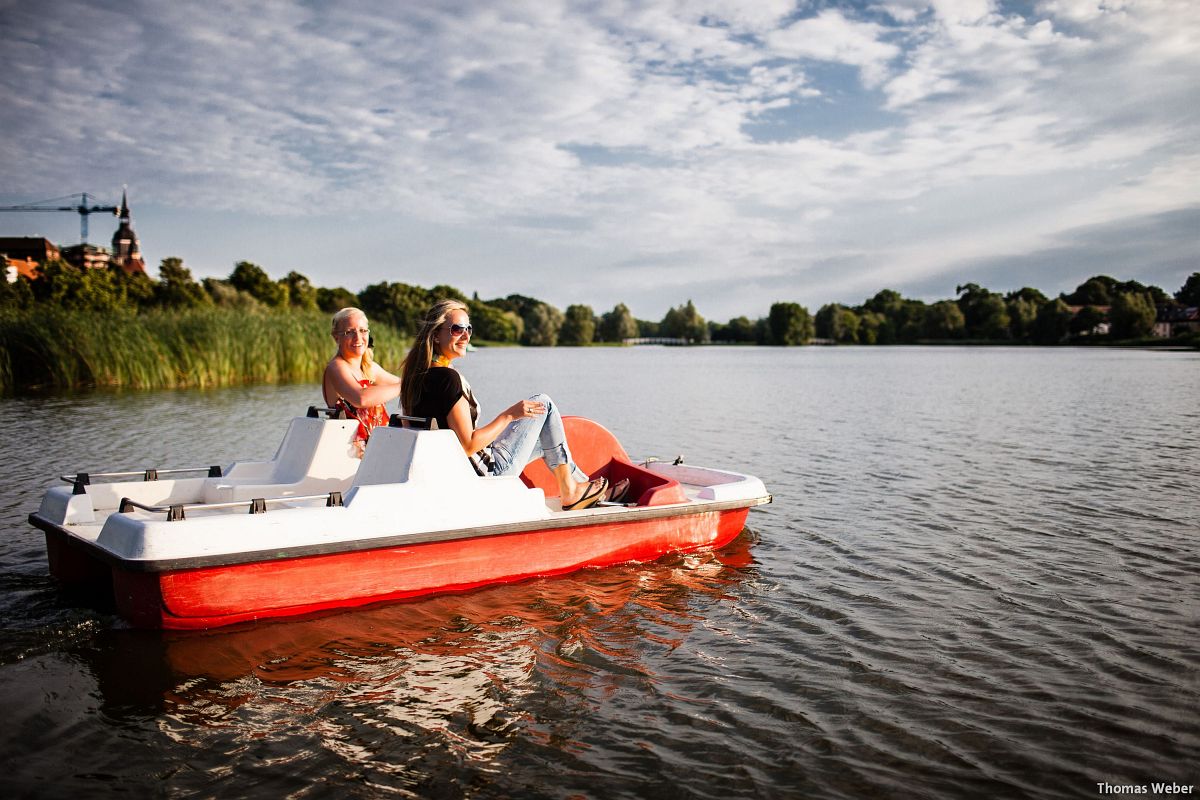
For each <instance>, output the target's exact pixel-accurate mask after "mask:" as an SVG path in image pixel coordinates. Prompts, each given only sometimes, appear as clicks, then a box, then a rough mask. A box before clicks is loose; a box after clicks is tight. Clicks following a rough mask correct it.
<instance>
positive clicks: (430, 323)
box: [400, 300, 608, 511]
mask: <svg viewBox="0 0 1200 800" xmlns="http://www.w3.org/2000/svg"><path fill="white" fill-rule="evenodd" d="M470 339H471V321H470V318H469V317H468V315H467V307H466V306H465V305H463V304H462V303H460V302H458V301H457V300H442V301H440V302H438V303H436V304H435V305H434V306H433V308H431V309H429V311H428V312H427V313H426V314H425V319H424V320H423V321H422V323H421V330H420V332H419V333H418V334H417V338H416V340H415V341H414V342H413V346H412V348H411V349H410V350H409V351H408V355H407V356H406V357H405V359H404V369H403V379H404V382H403V384H402V386H403V388H402V390H401V395H400V401H401V403H402V404H403V406H404V413H406V414H408V415H410V416H414V417H427V418H431V419H435V420H437V424H438V428H441V429H450V430H452V431H454V432H455V433H456V434H457V435H458V440H459V441H460V442H461V443H462V446H463V450H465V451H466V452H467V455H468V456H471V457H472V460H474V461H475V462H476V465H477V467H478V468H479V469H480V470H481V471H484V472H486V474H489V475H516V474H519V473H520V472H521V470H523V469H524V468H525V465H526V464H528V463H529V462H530V461H533V460H534V459H535V458H541V459H544V460H545V462H546V466H548V467H549V468H550V472H551V473H552V474H553V475H554V478H555V480H556V481H558V489H559V496H560V497H561V498H562V503H563V510H564V511H571V510H576V509H581V508H587V507H588V506H590V505H593V504H594V503H595V502H596V501H597V500H600V499H601V498H602V497H603V496H604V494H605V491H606V490H607V488H608V482H607V481H606V480H605V479H604V478H599V479H597V480H594V481H589V480H588V476H587V474H586V473H584V472H583V470H581V469H579V467H578V466H576V465H575V461H574V460H573V459H572V458H571V451H570V450H569V449H568V448H567V437H566V434H565V432H564V431H563V424H562V414H561V413H560V412H559V410H558V407H557V406H556V405H555V404H554V401H553V400H551V399H550V398H549V397H548V396H546V395H544V394H537V395H534V396H533V397H531V398H529V399H528V400H521V401H519V402H517V403H513V404H512V405H511V406H509V407H508V408H507V409H505V410H504V412H503V413H501V414H500V415H499V416H498V417H496V418H495V419H494V420H492V421H491V422H489V423H487V424H486V425H483V426H481V427H476V425H477V424H478V422H479V403H478V402H476V400H475V395H474V393H473V392H472V391H471V385H470V384H469V383H468V382H467V380H466V378H464V377H463V376H462V375H461V374H459V372H458V370H456V369H455V368H454V367H453V366H451V362H452V361H454V360H455V359H457V358H462V357H463V356H464V355H466V352H467V344H468V342H469V341H470Z"/></svg>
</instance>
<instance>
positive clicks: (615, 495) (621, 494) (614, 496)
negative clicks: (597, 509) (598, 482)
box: [604, 478, 629, 503]
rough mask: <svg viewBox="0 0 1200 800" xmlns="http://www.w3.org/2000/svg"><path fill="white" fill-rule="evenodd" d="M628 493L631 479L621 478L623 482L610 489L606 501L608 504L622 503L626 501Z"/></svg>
mask: <svg viewBox="0 0 1200 800" xmlns="http://www.w3.org/2000/svg"><path fill="white" fill-rule="evenodd" d="M628 493H629V478H621V480H619V481H617V482H616V483H614V484H613V485H611V486H609V487H608V491H607V492H606V493H605V495H604V500H605V502H608V503H622V502H624V501H625V495H627V494H628Z"/></svg>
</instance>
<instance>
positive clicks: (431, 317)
mask: <svg viewBox="0 0 1200 800" xmlns="http://www.w3.org/2000/svg"><path fill="white" fill-rule="evenodd" d="M451 311H470V309H468V308H467V307H466V305H465V304H463V303H460V302H459V301H457V300H439V301H437V302H436V303H434V304H433V307H432V308H430V309H429V310H428V311H426V312H425V318H424V319H422V320H421V330H419V331H418V332H417V338H416V339H414V340H413V344H412V347H410V348H409V350H408V355H406V356H405V357H404V364H403V366H402V367H401V369H402V370H403V372H402V376H403V381H402V383H401V384H400V387H401V388H400V404H401V405H402V406H404V413H405V414H411V413H412V410H413V409H414V408H416V405H417V402H418V401H420V399H421V389H422V388H423V387H424V384H425V373H427V372H429V367H430V365H432V364H433V335H434V334H435V333H437V330H438V328H440V327H442V325H444V324H446V317H448V316H450V312H451Z"/></svg>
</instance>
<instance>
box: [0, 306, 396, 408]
mask: <svg viewBox="0 0 1200 800" xmlns="http://www.w3.org/2000/svg"><path fill="white" fill-rule="evenodd" d="M329 326H330V319H329V316H328V315H327V314H324V313H321V312H302V311H261V312H253V311H252V312H247V311H244V310H237V309H229V308H209V309H195V310H180V311H166V310H156V311H150V312H147V313H143V314H133V313H129V314H124V313H97V312H77V311H62V310H60V309H48V308H36V309H30V310H5V311H2V312H0V393H3V394H10V395H11V394H15V393H19V392H24V391H31V390H45V389H76V388H85V387H120V388H132V389H165V388H178V387H204V388H211V387H217V386H231V385H235V384H243V383H291V382H309V381H311V382H315V381H318V380H320V377H321V370H322V369H323V368H324V366H325V363H326V362H327V361H328V360H329V358H330V357H331V356H332V355H333V353H334V351H335V350H334V342H333V339H331V338H330V336H329V329H330V328H329ZM372 332H373V334H374V336H375V340H376V348H375V357H376V360H377V361H379V362H380V363H382V364H384V365H385V366H388V367H389V368H392V369H393V371H394V368H395V367H396V366H398V365H399V363H400V359H401V358H402V357H403V353H404V347H405V345H406V342H404V341H403V340H402V339H401V337H400V335H399V334H398V333H397V332H396V331H395V330H394V329H392V328H390V327H388V326H386V325H381V324H380V323H374V324H372Z"/></svg>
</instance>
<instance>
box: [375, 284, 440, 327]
mask: <svg viewBox="0 0 1200 800" xmlns="http://www.w3.org/2000/svg"><path fill="white" fill-rule="evenodd" d="M358 301H359V304H360V307H361V308H362V310H363V313H364V314H366V315H367V317H368V318H369V319H372V320H378V321H379V322H386V323H387V324H389V325H391V326H392V327H394V328H395V329H396V330H398V331H400V332H401V333H404V334H408V335H410V336H412V335H415V334H416V333H417V330H418V329H420V327H421V319H422V318H423V317H424V316H425V311H426V310H427V309H428V308H429V306H430V305H432V303H431V301H430V296H429V292H427V291H425V290H424V289H422V288H421V287H419V286H410V285H408V284H407V283H388V282H387V281H383V282H381V283H373V284H371V285H370V286H368V287H367V288H365V289H363V290H362V291H361V292H359V295H358Z"/></svg>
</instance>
